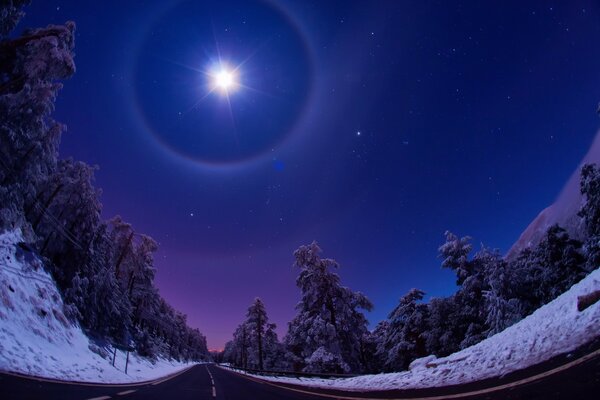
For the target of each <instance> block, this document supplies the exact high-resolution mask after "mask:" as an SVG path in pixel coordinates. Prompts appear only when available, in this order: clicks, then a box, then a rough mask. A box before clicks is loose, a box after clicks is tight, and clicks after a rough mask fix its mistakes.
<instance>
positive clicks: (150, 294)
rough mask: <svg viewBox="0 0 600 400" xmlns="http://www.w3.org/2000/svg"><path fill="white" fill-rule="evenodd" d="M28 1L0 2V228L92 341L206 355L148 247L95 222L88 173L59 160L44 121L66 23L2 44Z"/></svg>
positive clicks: (67, 38)
mask: <svg viewBox="0 0 600 400" xmlns="http://www.w3.org/2000/svg"><path fill="white" fill-rule="evenodd" d="M28 3H29V1H28V0H12V1H8V2H2V3H1V4H0V135H1V140H0V230H6V229H11V230H21V232H22V233H23V237H24V240H25V241H26V242H27V243H28V244H29V246H30V247H31V248H33V249H34V250H35V251H36V252H37V253H38V254H39V255H40V257H42V258H43V259H44V260H45V265H46V266H47V268H48V269H49V270H50V272H51V273H52V275H53V277H54V279H55V280H56V283H57V285H58V287H59V289H60V291H61V293H62V294H63V297H64V302H65V307H66V311H67V315H69V316H70V317H71V318H72V319H73V320H77V321H79V323H80V324H81V326H82V327H83V328H85V329H86V331H87V332H88V333H89V334H90V335H91V336H96V337H99V338H106V339H109V340H110V341H111V342H112V343H114V344H116V345H118V346H123V347H131V346H132V345H133V346H134V347H135V349H136V350H137V351H138V352H139V353H140V354H141V355H143V356H148V357H157V356H166V357H172V358H176V359H179V360H201V359H206V358H207V357H208V351H207V346H206V338H205V337H204V335H202V333H200V331H199V330H198V329H193V328H191V327H189V326H188V325H187V322H186V316H185V315H184V314H182V313H180V312H178V311H176V310H175V309H173V307H171V306H170V305H169V304H168V303H167V302H166V301H165V300H164V299H163V298H162V297H161V296H160V294H159V292H158V289H157V288H156V286H154V274H155V268H154V260H153V254H154V252H155V251H156V250H157V249H158V245H157V243H156V242H155V241H154V240H153V239H152V238H151V237H149V236H147V235H144V234H140V233H138V232H135V230H134V229H133V227H132V226H131V224H129V223H127V222H125V221H123V220H122V218H121V217H119V216H116V217H114V218H112V219H110V220H102V218H101V209H102V206H101V204H100V194H101V191H100V190H99V189H98V188H96V187H95V186H94V171H95V170H96V167H92V166H90V165H88V164H86V163H84V162H81V161H75V160H73V159H61V158H59V156H58V149H59V143H60V137H61V134H62V133H63V132H64V130H65V126H64V125H62V124H61V123H59V122H57V121H55V120H54V119H53V118H52V116H51V115H52V112H53V111H54V102H55V99H56V96H57V94H58V92H59V90H60V89H61V88H62V84H61V83H60V82H59V81H61V80H64V79H67V78H69V77H70V76H71V75H73V74H74V73H75V63H74V60H73V48H74V32H75V24H74V23H73V22H67V23H65V24H64V25H50V26H47V27H45V28H39V29H30V30H26V31H25V32H24V33H23V34H22V35H21V36H17V37H15V38H11V37H10V36H9V35H10V34H11V32H12V31H13V30H14V28H15V26H16V25H17V23H18V21H19V20H20V18H21V17H22V16H23V12H22V7H23V6H24V5H26V4H28Z"/></svg>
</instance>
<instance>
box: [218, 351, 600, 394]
mask: <svg viewBox="0 0 600 400" xmlns="http://www.w3.org/2000/svg"><path fill="white" fill-rule="evenodd" d="M598 355H600V349H598V350H596V351H593V352H591V353H589V354H586V355H585V356H583V357H580V358H578V359H576V360H573V361H570V362H568V363H566V364H563V365H561V366H558V367H556V368H553V369H550V370H548V371H545V372H541V373H539V374H536V375H533V376H529V377H527V378H523V379H519V380H516V381H513V382H509V383H505V384H502V385H498V386H492V387H489V388H485V389H479V390H473V391H470V392H463V393H454V394H447V395H436V396H426V397H395V398H382V397H358V396H344V395H334V394H330V393H319V392H315V391H310V390H302V389H297V388H292V387H289V386H284V385H281V384H277V383H275V382H273V381H269V380H265V379H261V378H257V377H255V376H248V375H245V374H241V373H239V372H237V371H233V370H231V369H228V368H224V367H222V366H220V365H217V367H218V368H221V369H222V370H224V371H229V372H231V373H234V374H237V375H239V376H241V377H243V378H246V379H249V380H251V381H254V382H258V383H265V384H268V385H271V386H275V387H278V388H281V389H287V390H291V391H294V392H298V393H304V394H310V395H313V396H321V397H325V398H330V399H339V400H444V399H460V398H462V397H470V396H476V395H480V394H486V393H492V392H497V391H500V390H504V389H509V388H514V387H517V386H521V385H525V384H528V383H531V382H535V381H537V380H540V379H542V378H546V377H548V376H551V375H554V374H556V373H558V372H561V371H564V370H567V369H569V368H571V367H573V366H575V365H579V364H582V363H584V362H586V361H588V360H591V359H592V358H594V357H596V356H598ZM473 382H476V381H473ZM290 385H295V384H293V383H291V384H290ZM296 386H298V385H296ZM310 388H313V389H325V390H339V391H344V390H343V389H332V388H324V387H315V386H310ZM436 388H439V389H443V388H444V387H443V386H440V387H436ZM420 389H427V388H420ZM392 390H393V389H392ZM399 390H402V389H399ZM346 392H349V391H348V390H346Z"/></svg>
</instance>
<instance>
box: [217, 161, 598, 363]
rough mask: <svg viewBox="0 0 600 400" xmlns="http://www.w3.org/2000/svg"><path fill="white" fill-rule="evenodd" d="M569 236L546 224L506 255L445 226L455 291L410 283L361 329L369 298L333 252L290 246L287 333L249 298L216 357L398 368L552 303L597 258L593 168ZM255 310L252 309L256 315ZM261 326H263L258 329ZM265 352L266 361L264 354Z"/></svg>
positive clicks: (585, 176)
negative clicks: (344, 280)
mask: <svg viewBox="0 0 600 400" xmlns="http://www.w3.org/2000/svg"><path fill="white" fill-rule="evenodd" d="M580 190H581V194H582V196H583V203H582V206H581V209H580V211H579V213H578V216H579V217H580V219H581V226H580V227H579V228H578V231H577V232H576V233H577V234H576V236H577V238H573V237H571V236H570V235H569V233H568V232H567V231H566V230H565V229H564V228H562V227H560V226H558V225H554V226H551V227H550V228H549V229H548V230H547V231H546V233H545V235H544V236H543V238H542V239H541V241H540V242H539V243H538V244H537V245H535V246H533V247H529V248H526V249H524V250H522V251H521V252H520V253H519V254H518V255H517V256H515V257H513V258H510V259H507V258H505V257H502V255H501V254H500V253H499V251H498V250H494V249H490V248H488V247H485V246H483V245H482V247H481V248H480V249H479V250H477V251H476V252H474V249H473V245H472V240H471V238H470V237H468V236H465V237H459V236H457V235H455V234H453V233H451V232H446V234H445V242H444V243H443V244H442V245H441V246H440V247H439V249H438V252H439V256H440V258H441V259H442V263H441V264H442V267H443V268H448V269H450V270H452V271H453V272H454V273H455V275H456V285H457V290H456V292H455V293H454V294H453V295H451V296H448V297H434V298H431V299H429V301H424V298H425V292H424V291H422V290H419V289H411V290H410V291H409V292H408V293H406V294H405V295H404V296H402V297H401V298H400V300H399V302H398V305H397V306H396V307H395V308H394V309H393V310H391V312H390V313H389V314H388V317H387V319H385V320H384V321H381V322H379V323H378V324H377V325H376V326H375V327H374V329H372V330H369V329H368V328H367V320H366V318H365V316H364V314H363V311H370V310H371V308H372V304H371V302H370V301H369V300H368V299H367V297H365V296H364V295H363V294H362V293H359V292H354V291H352V290H351V289H349V288H347V287H344V286H343V285H342V284H341V281H340V277H339V275H338V274H337V273H335V272H334V271H335V270H337V269H338V267H339V265H338V264H337V262H336V261H335V260H331V259H323V258H321V257H320V253H321V249H320V248H319V247H318V245H317V244H316V243H314V242H313V243H312V244H311V245H308V246H301V247H300V248H299V249H298V250H296V252H295V253H294V258H295V262H294V267H295V268H296V269H298V270H299V275H298V278H297V280H296V284H297V286H298V288H299V289H300V293H301V300H300V302H299V303H298V305H297V306H296V311H297V313H296V316H295V317H294V318H293V319H292V321H290V322H289V323H288V332H287V334H286V335H285V337H284V338H283V340H282V341H281V342H279V341H277V335H276V334H275V333H274V330H273V329H274V325H273V324H269V323H268V322H267V321H268V318H267V313H266V311H265V307H264V304H263V303H262V301H260V299H256V300H255V301H254V303H253V304H252V305H251V306H250V308H249V309H248V314H247V319H246V320H245V321H244V322H242V324H240V326H239V327H238V328H237V329H236V331H235V333H234V335H233V339H232V340H231V341H230V342H228V343H227V344H226V346H225V349H224V352H223V354H222V357H223V361H225V362H229V363H231V364H233V365H236V366H239V367H243V368H254V369H266V370H268V369H278V370H295V371H304V372H324V373H348V372H353V373H378V372H393V371H401V370H405V369H406V368H408V366H409V365H410V363H411V362H412V361H414V360H415V359H417V358H420V357H424V356H427V355H435V356H438V357H443V356H447V355H449V354H452V353H454V352H456V351H459V350H461V349H464V348H466V347H469V346H472V345H474V344H477V343H478V342H480V341H482V340H484V339H485V338H487V337H490V336H492V335H494V334H496V333H498V332H501V331H502V330H504V329H506V328H507V327H509V326H511V325H512V324H514V323H516V322H518V321H520V320H521V319H523V318H524V317H526V316H527V315H529V314H531V313H532V312H533V311H535V310H536V309H538V308H539V307H541V306H543V305H544V304H546V303H548V302H550V301H552V300H553V299H555V298H556V297H557V296H559V295H560V294H562V293H563V292H565V291H566V290H568V289H569V288H570V287H571V286H572V285H573V284H575V283H577V282H578V281H580V280H581V279H582V278H584V277H585V276H586V275H587V274H589V273H590V272H591V271H593V270H595V269H596V268H598V266H599V265H600V169H599V168H598V166H596V165H594V164H588V165H585V166H583V168H582V170H581V180H580ZM259 315H260V317H258V316H259ZM265 329H267V331H269V332H271V333H270V334H269V336H268V339H267V335H265ZM265 360H268V362H266V361H265Z"/></svg>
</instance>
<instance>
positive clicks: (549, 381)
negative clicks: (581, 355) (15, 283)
mask: <svg viewBox="0 0 600 400" xmlns="http://www.w3.org/2000/svg"><path fill="white" fill-rule="evenodd" d="M543 367H544V366H536V367H534V368H532V369H529V370H528V371H524V372H520V373H518V374H515V375H514V376H511V377H505V378H502V379H495V380H487V381H484V382H476V383H472V384H467V385H460V386H453V387H449V388H434V389H421V390H410V391H387V392H370V393H355V392H340V391H331V390H319V389H311V388H306V387H301V386H295V385H294V386H289V387H286V386H281V385H279V384H277V385H273V384H270V383H265V382H261V381H257V380H253V379H252V378H250V377H247V376H244V375H240V374H238V373H235V372H231V371H229V370H226V369H223V368H220V367H218V366H216V365H214V364H204V365H196V366H194V367H192V368H190V369H189V370H187V371H184V372H182V373H180V374H178V375H176V376H173V377H171V378H169V379H165V380H162V381H155V382H153V383H145V384H141V385H114V386H106V385H87V384H69V383H58V382H50V381H39V380H35V379H30V378H25V377H17V376H13V375H7V374H0V399H2V400H13V399H14V400H21V399H35V400H40V399H57V400H58V399H60V400H92V399H94V400H108V399H123V400H140V399H144V400H159V399H160V400H188V399H190V400H191V399H194V400H221V399H223V400H255V399H256V400H286V399H290V400H291V399H296V400H300V399H321V400H323V399H328V398H329V399H346V398H367V399H376V398H383V399H419V398H421V399H428V400H439V399H444V398H449V399H468V400H472V399H473V400H475V399H486V400H501V399H502V400H518V399H527V400H535V399H540V400H541V399H543V400H553V399H569V400H577V399H586V400H587V399H594V398H598V397H596V396H598V393H600V354H596V355H595V356H594V357H592V358H590V359H587V360H586V361H585V362H581V363H579V364H577V365H575V366H573V367H571V368H568V369H565V370H561V371H559V372H556V373H553V374H551V375H549V376H546V377H542V378H540V379H536V380H534V381H533V382H529V383H526V384H519V385H517V386H515V387H511V388H504V389H501V390H495V389H491V390H490V387H491V388H494V387H496V386H498V385H506V383H507V381H508V382H509V381H510V380H511V379H512V381H513V382H514V381H518V380H522V379H523V378H526V376H525V372H527V373H528V374H529V376H528V377H531V376H537V375H538V374H540V373H543V372H544V368H543ZM546 367H548V366H546ZM550 367H551V368H555V367H556V365H554V366H552V365H550ZM551 368H546V369H545V371H547V370H549V369H551ZM528 377H527V378H528ZM509 383H510V382H509ZM482 390H483V393H479V394H475V395H470V394H467V393H473V392H479V391H482ZM309 391H311V392H314V393H305V392H309Z"/></svg>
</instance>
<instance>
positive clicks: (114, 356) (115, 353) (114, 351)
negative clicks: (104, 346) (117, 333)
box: [112, 347, 117, 367]
mask: <svg viewBox="0 0 600 400" xmlns="http://www.w3.org/2000/svg"><path fill="white" fill-rule="evenodd" d="M116 357H117V348H116V347H114V348H113V361H112V366H113V367H114V366H115V358H116Z"/></svg>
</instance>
